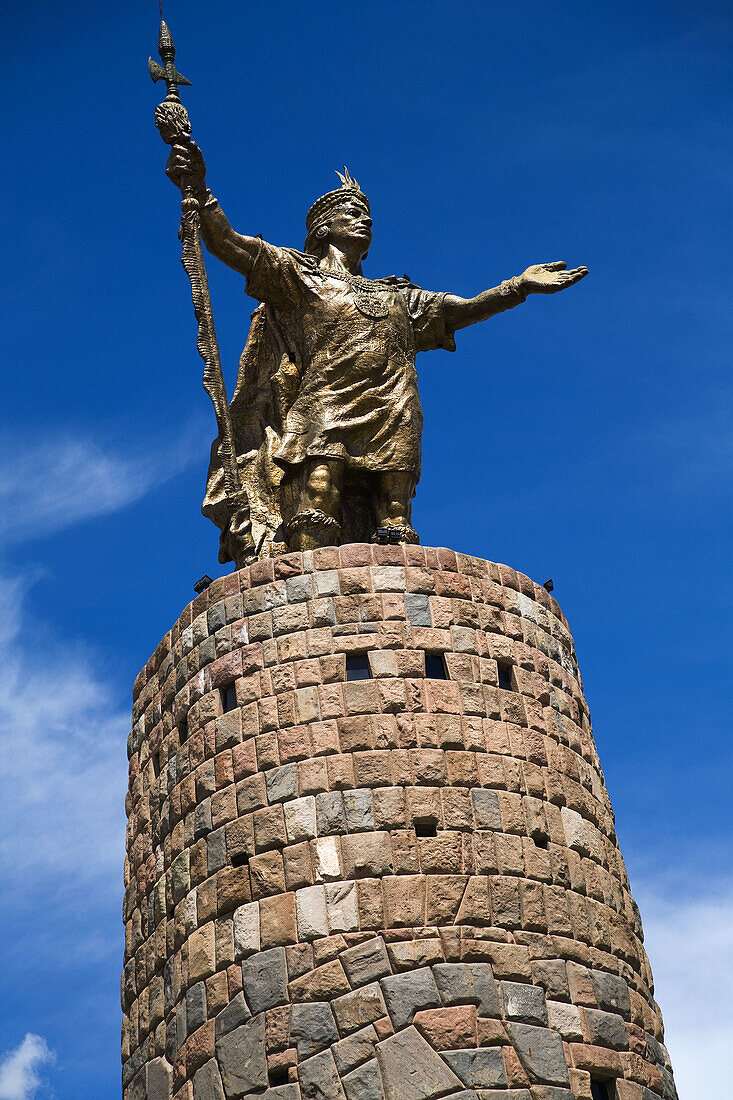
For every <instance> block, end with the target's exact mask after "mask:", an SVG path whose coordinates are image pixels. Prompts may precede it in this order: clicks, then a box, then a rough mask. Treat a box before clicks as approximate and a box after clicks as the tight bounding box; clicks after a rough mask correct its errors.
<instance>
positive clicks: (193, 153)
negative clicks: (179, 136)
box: [165, 141, 206, 192]
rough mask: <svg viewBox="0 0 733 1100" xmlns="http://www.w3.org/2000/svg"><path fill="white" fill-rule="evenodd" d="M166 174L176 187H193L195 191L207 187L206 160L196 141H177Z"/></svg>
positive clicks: (169, 158)
mask: <svg viewBox="0 0 733 1100" xmlns="http://www.w3.org/2000/svg"><path fill="white" fill-rule="evenodd" d="M165 174H166V175H167V177H168V179H169V180H172V182H173V183H175V185H176V187H180V188H181V190H183V188H184V187H189V186H190V187H193V189H194V191H195V192H198V191H203V190H205V188H206V162H205V160H204V157H203V154H202V152H201V150H200V149H199V147H198V145H197V144H196V142H195V141H187V142H186V143H185V144H184V143H183V142H177V143H176V144H175V145H174V146H173V147H172V149H171V154H170V156H169V157H168V163H167V164H166V166H165Z"/></svg>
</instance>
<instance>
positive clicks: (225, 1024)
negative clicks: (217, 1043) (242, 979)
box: [214, 990, 251, 1039]
mask: <svg viewBox="0 0 733 1100" xmlns="http://www.w3.org/2000/svg"><path fill="white" fill-rule="evenodd" d="M250 1015H251V1013H250V1011H249V1009H248V1008H247V1002H246V1001H245V999H244V993H243V992H242V991H241V990H240V992H239V993H237V995H236V996H235V997H233V998H232V1000H231V1001H230V1002H229V1004H228V1005H227V1006H226V1008H223V1009H222V1010H221V1012H220V1013H219V1014H218V1015H217V1017H216V1020H215V1029H214V1034H215V1037H216V1038H217V1039H221V1038H222V1037H223V1036H224V1035H228V1034H229V1032H230V1031H234V1029H235V1028H236V1027H240V1026H241V1025H242V1024H246V1022H247V1020H248V1019H249V1018H250Z"/></svg>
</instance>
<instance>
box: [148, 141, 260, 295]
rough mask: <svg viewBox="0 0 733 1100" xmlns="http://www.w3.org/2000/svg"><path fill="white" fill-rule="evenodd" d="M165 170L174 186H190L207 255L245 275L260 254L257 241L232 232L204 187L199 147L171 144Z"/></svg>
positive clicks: (203, 169)
mask: <svg viewBox="0 0 733 1100" xmlns="http://www.w3.org/2000/svg"><path fill="white" fill-rule="evenodd" d="M165 170H166V174H167V176H168V178H169V179H170V180H172V181H173V183H175V185H176V187H181V188H183V187H184V186H186V185H187V184H189V183H190V184H192V186H193V191H194V195H195V196H196V198H197V199H198V201H199V207H200V212H201V238H202V240H203V242H204V244H205V245H206V247H207V248H208V250H209V252H211V253H212V255H214V256H216V258H217V259H218V260H221V261H222V263H225V264H227V265H228V266H229V267H232V268H234V270H235V271H239V272H240V273H241V274H242V275H248V274H249V272H250V270H251V267H252V264H253V262H254V260H255V257H256V256H257V253H258V252H259V248H260V241H258V239H257V238H256V237H246V236H244V234H242V233H237V232H236V231H235V230H234V229H232V227H231V225H230V224H229V220H228V218H227V216H226V214H225V213H224V211H223V210H222V208H221V207H220V206H219V203H218V202H217V200H216V199H215V198H214V196H213V195H212V194H211V191H209V190H208V188H207V186H206V162H205V161H204V158H203V154H202V152H201V150H200V149H199V147H198V145H196V143H195V142H193V141H191V142H188V143H187V144H185V145H184V144H179V145H174V146H173V148H172V149H171V155H170V157H169V158H168V164H167V165H166V169H165Z"/></svg>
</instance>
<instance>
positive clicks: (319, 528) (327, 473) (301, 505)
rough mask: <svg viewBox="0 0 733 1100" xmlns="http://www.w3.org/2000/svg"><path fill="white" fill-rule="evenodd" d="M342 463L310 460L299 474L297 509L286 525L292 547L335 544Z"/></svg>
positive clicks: (300, 547) (339, 528)
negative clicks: (301, 481) (300, 477)
mask: <svg viewBox="0 0 733 1100" xmlns="http://www.w3.org/2000/svg"><path fill="white" fill-rule="evenodd" d="M343 480H344V464H343V462H340V461H339V460H338V459H332V458H328V459H320V458H318V459H311V460H309V462H308V463H307V465H306V467H305V470H304V473H303V486H302V489H301V493H300V500H299V501H298V509H297V511H296V513H295V515H294V516H293V518H292V519H291V521H290V523H289V524H288V543H289V545H290V546H291V548H292V549H293V550H312V549H315V548H316V547H318V546H334V545H336V544H337V543H338V539H339V535H340V533H341V526H340V524H339V521H338V514H339V504H340V501H341V486H342V485H343Z"/></svg>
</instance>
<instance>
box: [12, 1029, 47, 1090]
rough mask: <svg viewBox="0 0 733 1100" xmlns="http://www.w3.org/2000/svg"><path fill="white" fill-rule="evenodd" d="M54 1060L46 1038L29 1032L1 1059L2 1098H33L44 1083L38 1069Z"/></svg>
mask: <svg viewBox="0 0 733 1100" xmlns="http://www.w3.org/2000/svg"><path fill="white" fill-rule="evenodd" d="M54 1061H55V1055H54V1053H53V1051H51V1050H49V1049H48V1047H47V1046H46V1042H45V1040H44V1039H42V1038H41V1036H40V1035H31V1034H30V1033H28V1035H26V1037H25V1039H24V1040H23V1042H22V1043H21V1044H20V1046H19V1047H16V1049H15V1050H11V1051H9V1052H8V1053H7V1054H4V1055H3V1056H2V1059H0V1100H32V1098H33V1097H34V1096H35V1095H36V1093H37V1090H38V1089H39V1088H40V1087H41V1085H42V1083H43V1082H42V1081H41V1078H40V1076H39V1074H38V1070H39V1069H40V1067H41V1066H44V1065H48V1064H49V1063H51V1062H54Z"/></svg>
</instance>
